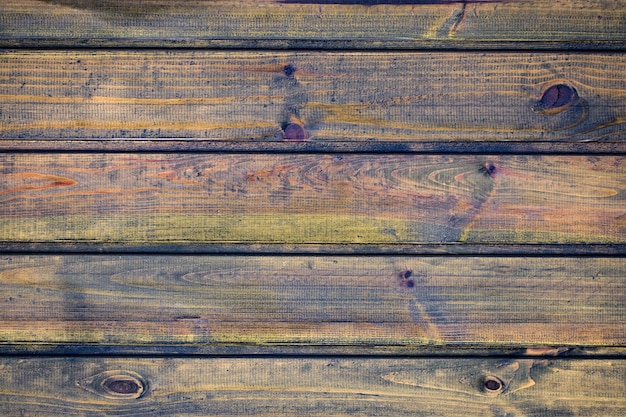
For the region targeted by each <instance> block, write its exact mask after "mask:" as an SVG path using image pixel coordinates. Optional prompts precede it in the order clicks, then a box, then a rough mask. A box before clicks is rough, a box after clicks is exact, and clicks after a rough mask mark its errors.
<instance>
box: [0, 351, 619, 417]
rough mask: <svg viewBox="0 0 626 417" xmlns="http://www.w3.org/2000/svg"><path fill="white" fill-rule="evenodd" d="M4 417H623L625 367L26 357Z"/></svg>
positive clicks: (14, 369)
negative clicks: (302, 416)
mask: <svg viewBox="0 0 626 417" xmlns="http://www.w3.org/2000/svg"><path fill="white" fill-rule="evenodd" d="M0 369H2V372H1V373H0V387H2V388H0V411H2V412H3V415H7V416H19V415H27V416H35V415H37V416H38V415H51V414H54V415H64V416H65V415H67V416H85V417H86V416H93V415H115V416H136V415H142V416H205V415H212V416H272V417H274V416H295V415H307V416H355V415H359V416H380V415H385V416H432V415H437V416H445V417H452V416H459V417H461V416H462V417H466V416H468V415H473V416H486V417H487V416H491V417H503V416H515V417H523V416H525V417H545V416H550V417H553V416H554V417H557V416H558V417H561V416H563V417H564V416H567V417H574V416H577V417H578V416H579V417H593V416H598V417H600V416H602V417H621V416H623V415H625V414H626V401H625V399H624V392H626V381H625V378H624V375H626V363H625V361H623V360H603V361H598V360H559V359H549V360H537V359H530V358H528V359H517V360H502V359H490V360H482V359H473V360H472V359H465V360H463V359H404V360H401V359H368V360H364V359H337V358H318V359H315V358H285V359H274V358H257V359H251V358H220V359H200V358H199V359H170V358H161V359H155V358H132V359H131V358H128V359H123V358H120V359H109V358H71V359H64V358H28V359H21V360H17V359H2V360H1V361H0Z"/></svg>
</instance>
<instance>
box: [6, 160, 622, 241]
mask: <svg viewBox="0 0 626 417" xmlns="http://www.w3.org/2000/svg"><path fill="white" fill-rule="evenodd" d="M624 162H625V161H624V157H621V156H588V157H587V156H571V155H570V156H537V155H534V156H533V155H526V156H524V155H516V156H511V155H501V156H487V155H475V156H472V155H448V156H446V155H411V154H400V155H368V154H346V155H340V154H327V155H324V154H292V155H289V154H277V155H271V154H205V155H202V154H195V155H193V154H190V155H186V154H128V153H121V154H89V153H86V154H60V153H55V154H18V153H14V154H2V155H1V156H0V170H2V173H3V176H2V177H0V181H1V182H0V202H1V205H0V215H1V218H0V240H1V241H2V242H5V243H20V242H23V243H55V242H56V243H72V242H75V243H81V242H82V243H115V244H119V243H126V244H133V245H137V244H182V243H186V244H192V243H202V244H232V243H248V244H254V243H268V244H280V243H283V244H307V243H308V244H368V245H376V244H391V245H394V244H395V245H401V244H420V243H432V244H439V243H456V244H459V243H463V244H468V243H469V244H532V243H535V244H542V243H561V244H566V243H577V244H583V243H584V244H591V243H599V244H609V243H615V244H623V243H625V241H624V237H625V236H626V201H625V195H626V193H625V189H626V175H625V174H626V163H624Z"/></svg>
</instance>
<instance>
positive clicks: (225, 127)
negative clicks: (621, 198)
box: [0, 32, 626, 151]
mask: <svg viewBox="0 0 626 417" xmlns="http://www.w3.org/2000/svg"><path fill="white" fill-rule="evenodd" d="M625 33H626V32H625ZM625 73H626V56H624V55H623V54H584V55H581V54H567V53H549V54H547V53H491V54H476V53H397V52H396V53H356V52H355V53H346V52H343V53H330V52H327V53H321V52H291V53H286V52H206V51H113V52H111V51H108V52H107V51H98V52H95V51H92V52H88V51H16V52H7V53H4V54H2V55H0V101H1V104H0V138H7V139H40V140H47V139H54V138H83V139H84V138H96V139H107V138H109V139H111V138H135V139H142V138H143V139H145V138H161V139H163V138H189V139H193V138H205V139H212V140H220V141H246V142H250V141H252V142H276V141H289V142H290V143H294V147H296V146H297V145H298V143H299V142H329V141H348V142H350V141H352V142H369V143H371V142H377V141H380V142H385V141H393V142H399V145H398V146H396V147H395V151H405V150H409V149H410V147H409V146H407V147H405V148H403V147H402V143H406V144H407V145H410V144H411V143H412V142H421V141H474V142H478V141H482V142H485V141H525V142H534V141H541V142H545V141H552V142H557V141H569V142H572V141H573V142H589V141H609V142H610V141H615V142H623V140H624V138H625V137H626V135H625V132H626V122H625V121H626V100H625V97H626V80H625V79H624V77H623V74H625Z"/></svg>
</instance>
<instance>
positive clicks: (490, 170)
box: [480, 163, 498, 177]
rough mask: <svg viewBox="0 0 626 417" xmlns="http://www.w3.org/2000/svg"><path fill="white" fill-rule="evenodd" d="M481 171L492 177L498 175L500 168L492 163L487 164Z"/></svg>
mask: <svg viewBox="0 0 626 417" xmlns="http://www.w3.org/2000/svg"><path fill="white" fill-rule="evenodd" d="M480 171H481V172H483V173H484V174H485V175H489V176H490V177H491V176H493V175H495V174H496V172H497V171H498V168H497V167H496V166H495V165H494V164H492V163H487V164H485V166H483V167H481V168H480Z"/></svg>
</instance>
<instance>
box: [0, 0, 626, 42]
mask: <svg viewBox="0 0 626 417" xmlns="http://www.w3.org/2000/svg"><path fill="white" fill-rule="evenodd" d="M333 3H334V4H333ZM350 3H357V4H350ZM359 3H360V4H359ZM376 3H379V4H376ZM380 3H382V4H380ZM402 3H408V4H402ZM411 3H414V4H411ZM420 3H421V4H420ZM625 22H626V3H625V2H624V1H623V0H617V1H616V0H592V1H581V0H560V1H550V2H546V1H543V0H535V1H515V0H514V1H510V0H509V1H497V0H492V1H481V2H452V1H445V0H442V1H437V0H435V1H432V0H430V1H429V0H425V1H424V0H415V1H412V0H400V1H395V0H362V1H360V0H345V1H344V0H330V1H329V0H319V1H316V0H262V1H258V0H254V1H253V0H246V1H235V0H230V1H229V0H225V1H224V0H222V1H207V0H204V1H193V2H192V1H178V2H171V1H168V0H151V1H126V0H106V1H98V0H54V1H33V0H4V1H3V2H2V4H0V46H5V47H15V46H35V47H41V46H42V45H46V46H59V45H62V46H80V47H84V46H116V47H117V46H126V47H128V46H131V47H132V46H143V47H146V46H149V47H161V46H167V47H216V46H217V47H248V48H254V47H259V46H261V47H272V48H286V47H305V48H306V47H324V48H346V47H347V48H386V47H390V48H449V47H457V48H477V47H478V48H480V47H482V48H485V47H488V48H502V47H511V46H513V47H518V48H519V47H522V48H550V47H551V48H554V47H557V48H589V47H590V46H594V47H600V48H616V49H620V48H623V47H624V42H625V41H626V23H625Z"/></svg>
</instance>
